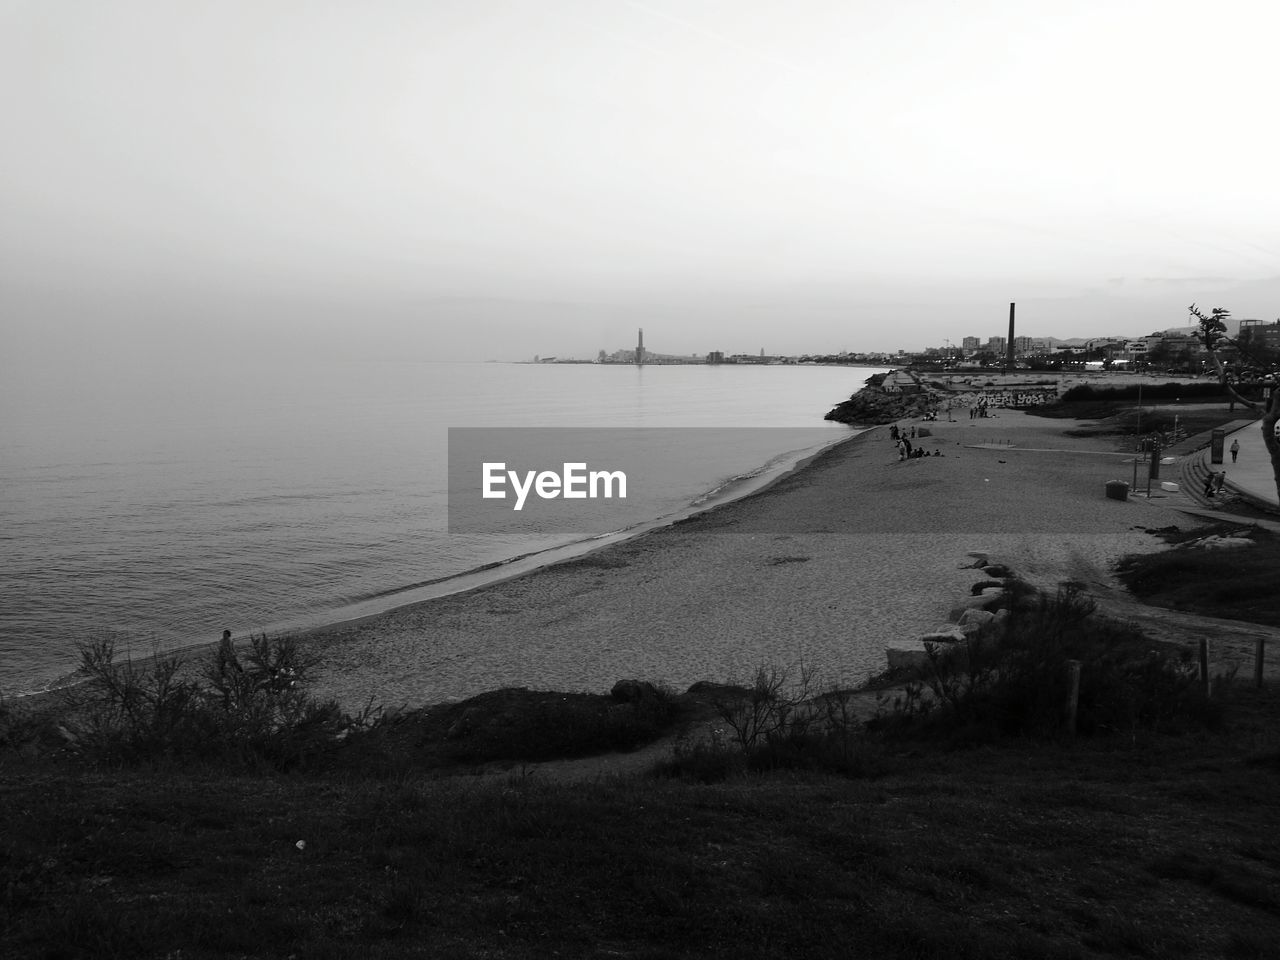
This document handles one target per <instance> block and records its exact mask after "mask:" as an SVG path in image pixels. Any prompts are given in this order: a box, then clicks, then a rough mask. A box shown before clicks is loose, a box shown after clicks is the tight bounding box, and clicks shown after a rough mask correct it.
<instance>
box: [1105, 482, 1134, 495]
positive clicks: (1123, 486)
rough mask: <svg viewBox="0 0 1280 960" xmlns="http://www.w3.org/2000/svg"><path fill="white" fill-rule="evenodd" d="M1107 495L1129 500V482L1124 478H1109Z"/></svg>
mask: <svg viewBox="0 0 1280 960" xmlns="http://www.w3.org/2000/svg"><path fill="white" fill-rule="evenodd" d="M1107 496H1108V497H1109V498H1110V499H1112V500H1128V499H1129V484H1128V483H1126V482H1125V481H1123V480H1108V481H1107Z"/></svg>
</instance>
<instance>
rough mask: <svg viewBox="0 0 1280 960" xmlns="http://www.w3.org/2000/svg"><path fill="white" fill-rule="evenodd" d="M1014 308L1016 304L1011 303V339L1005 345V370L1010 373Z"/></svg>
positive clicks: (1011, 367) (1011, 368)
mask: <svg viewBox="0 0 1280 960" xmlns="http://www.w3.org/2000/svg"><path fill="white" fill-rule="evenodd" d="M1013 308H1014V304H1012V303H1011V304H1009V340H1008V342H1007V343H1005V345H1004V372H1005V373H1010V372H1012V370H1013Z"/></svg>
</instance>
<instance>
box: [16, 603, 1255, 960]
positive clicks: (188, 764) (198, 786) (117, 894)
mask: <svg viewBox="0 0 1280 960" xmlns="http://www.w3.org/2000/svg"><path fill="white" fill-rule="evenodd" d="M1009 604H1010V606H1009V610H1010V613H1009V614H1008V619H1007V626H1006V627H1005V629H1003V630H1002V631H1001V632H999V633H995V632H991V633H979V634H977V635H975V636H974V638H973V639H972V642H969V643H965V644H961V645H960V646H957V647H954V648H952V649H951V650H950V651H946V652H944V651H943V650H941V649H940V648H938V649H935V651H934V655H933V656H931V657H930V658H929V660H928V662H927V663H926V664H925V665H924V666H923V667H921V668H919V669H918V670H917V671H915V672H905V673H902V674H900V675H898V676H896V677H888V676H887V677H884V678H881V680H880V681H879V682H878V683H877V684H875V685H874V686H875V687H878V688H879V689H878V692H877V691H876V690H871V691H841V690H838V689H831V688H827V687H823V686H822V685H821V684H820V683H819V682H818V679H817V677H816V675H815V674H814V673H813V672H812V671H810V670H803V669H798V670H796V671H794V672H789V671H787V670H785V669H783V668H781V667H771V666H766V667H762V668H760V669H759V670H758V671H756V672H755V674H754V675H753V676H752V677H751V678H749V679H748V680H747V681H746V682H743V683H740V684H736V685H722V684H698V685H695V688H693V689H691V690H690V691H689V692H687V693H685V694H679V695H677V694H675V693H673V692H671V691H669V690H665V689H663V688H661V687H659V686H656V685H652V684H646V683H643V682H639V681H628V682H625V683H620V684H619V685H618V687H617V688H615V690H614V692H613V693H611V694H608V695H605V694H600V695H595V696H588V695H579V694H572V695H571V694H558V693H537V692H530V691H495V692H493V693H491V694H485V695H482V696H480V697H476V698H472V699H471V700H468V701H463V702H461V703H456V704H448V705H443V706H441V707H437V708H432V709H429V710H423V711H411V712H407V713H402V714H398V715H395V716H385V715H378V714H376V713H375V712H370V711H367V712H366V713H365V714H364V715H363V716H362V717H348V716H345V715H343V714H342V713H341V711H337V713H336V715H335V713H334V712H333V710H334V709H335V708H333V707H332V706H331V705H328V704H325V703H323V702H315V701H310V700H309V699H308V698H307V695H306V684H305V680H306V675H307V672H306V663H305V659H304V658H302V657H300V656H299V651H297V649H296V648H294V649H293V650H292V652H291V650H290V647H289V646H288V644H287V643H286V642H284V641H283V640H278V641H277V640H272V641H268V640H266V639H265V638H261V639H260V640H259V641H258V643H257V645H256V646H255V648H254V653H253V655H252V656H250V657H246V658H245V663H244V664H243V666H244V667H245V668H246V669H245V674H246V675H248V676H251V677H252V678H253V682H252V683H249V682H248V680H245V681H244V682H243V684H242V682H241V680H240V679H239V677H240V674H237V675H236V679H235V681H234V683H233V684H231V685H230V686H228V685H227V684H226V683H225V682H224V681H223V677H225V674H224V673H222V672H218V673H211V672H207V673H206V674H205V675H203V676H200V675H194V676H193V675H191V674H190V672H187V673H183V672H182V671H180V670H179V671H173V672H170V670H169V668H168V666H167V665H164V664H160V665H155V664H149V665H147V667H146V668H143V667H141V666H134V665H131V664H128V663H125V664H118V663H116V662H115V658H114V651H113V650H111V649H110V648H107V647H105V646H103V645H102V644H97V645H91V646H90V647H89V648H87V649H86V652H85V660H86V669H87V672H88V673H89V674H90V676H91V677H92V680H93V683H91V688H92V695H90V693H89V692H88V691H87V692H86V694H85V699H84V701H83V702H82V703H81V705H80V708H81V709H90V710H97V711H99V713H97V714H96V716H97V717H98V718H99V719H97V720H95V721H94V723H95V724H98V726H94V725H93V724H81V725H79V726H76V727H75V728H74V729H67V730H65V732H64V733H57V732H56V730H55V731H53V732H51V731H50V729H49V725H50V723H51V722H58V723H63V724H64V725H65V720H66V717H65V715H64V714H58V715H56V716H55V717H54V718H49V719H45V720H41V719H39V718H35V719H33V718H30V717H24V714H23V713H22V711H17V710H15V709H14V708H13V707H12V705H10V708H9V710H8V711H7V712H6V713H5V714H4V716H3V718H0V725H3V726H4V727H5V728H6V729H7V730H10V731H17V730H19V729H20V728H21V726H22V724H24V723H26V724H28V725H29V728H30V729H29V733H30V730H34V733H31V734H30V735H20V736H11V737H9V739H8V740H7V741H6V743H7V748H6V750H5V752H4V753H3V760H2V761H0V763H2V764H3V766H2V767H0V771H2V776H0V858H2V859H0V863H2V864H3V870H4V876H5V884H4V886H3V888H2V889H0V920H2V922H0V930H2V931H3V932H0V950H3V951H4V954H5V955H6V956H10V957H28V956H30V957H148V956H154V957H178V956H181V957H183V958H197V960H199V958H206V957H208V958H213V957H229V956H236V957H270V956H279V957H286V956H291V955H292V956H307V957H321V958H324V957H335V958H336V957H357V956H358V957H361V958H372V960H377V958H384V957H385V958H391V957H414V956H422V957H427V956H431V957H481V956H494V957H513V958H526V957H528V958H533V957H547V956H556V955H559V956H606V955H611V956H628V957H651V958H658V957H668V958H678V957H721V956H722V957H730V956H743V955H751V956H761V955H769V956H776V955H791V956H796V957H825V956H832V957H835V956H847V955H848V954H849V951H850V949H851V945H856V950H857V954H858V955H859V956H864V957H873V958H874V957H885V958H889V957H893V958H907V957H913V958H914V957H947V958H956V957H959V958H979V957H981V958H1005V957H1008V958H1012V957H1037V958H1038V957H1051V958H1052V957H1058V958H1086V957H1105V956H1126V957H1129V956H1137V957H1184V956H1185V957H1263V956H1267V955H1268V952H1269V951H1270V949H1271V947H1272V945H1273V944H1274V942H1275V937H1276V936H1277V935H1278V934H1280V894H1278V893H1277V891H1278V890H1280V829H1277V828H1280V801H1278V800H1277V797H1278V796H1280V791H1277V790H1276V785H1277V777H1280V699H1278V698H1277V697H1276V696H1275V693H1274V691H1273V690H1271V689H1269V688H1268V689H1262V690H1255V689H1253V688H1252V685H1246V684H1245V683H1243V682H1233V681H1231V680H1229V679H1226V678H1224V679H1223V680H1221V681H1220V682H1219V684H1218V687H1217V691H1216V693H1215V696H1214V697H1213V698H1212V699H1210V698H1208V697H1207V696H1206V695H1205V693H1204V691H1203V689H1202V687H1201V685H1200V684H1199V683H1198V682H1197V677H1196V674H1195V670H1194V668H1193V667H1192V666H1191V665H1190V664H1189V663H1188V662H1187V660H1186V658H1185V657H1184V656H1183V655H1182V654H1181V653H1180V651H1178V650H1176V649H1172V648H1167V647H1163V646H1161V645H1159V644H1156V643H1153V642H1152V641H1150V640H1149V639H1147V638H1145V637H1143V636H1142V635H1141V634H1140V633H1138V632H1137V631H1136V630H1135V629H1134V628H1133V627H1132V626H1131V625H1127V624H1119V623H1114V622H1108V621H1105V620H1100V619H1099V618H1098V616H1097V615H1096V612H1095V611H1094V610H1093V607H1092V603H1091V602H1090V601H1089V600H1088V598H1087V597H1085V596H1084V595H1083V594H1082V593H1081V592H1080V591H1079V589H1078V588H1077V587H1076V586H1075V585H1072V584H1066V585H1064V586H1063V587H1062V589H1061V590H1060V591H1059V592H1058V593H1057V594H1056V595H1052V596H1042V595H1040V594H1037V593H1035V592H1032V591H1029V590H1026V589H1014V590H1011V591H1010V600H1009ZM1071 660H1079V661H1081V662H1082V664H1083V669H1082V671H1081V686H1080V694H1079V710H1078V728H1077V734H1076V735H1075V736H1072V735H1071V734H1070V732H1069V731H1068V730H1067V728H1066V726H1065V724H1064V722H1063V714H1062V705H1063V700H1064V695H1065V692H1066V691H1065V684H1066V677H1067V676H1068V670H1067V666H1068V663H1069V661H1071ZM211 666H214V665H211ZM251 671H252V672H251ZM215 680H216V681H218V682H215ZM220 684H221V685H220ZM241 685H242V686H243V692H242V693H239V692H237V689H238V687H239V686H241ZM175 691H181V692H180V693H178V692H175ZM858 696H862V697H864V698H865V697H867V696H870V697H872V698H873V703H875V702H876V701H877V700H878V703H877V704H876V706H875V707H873V709H872V711H871V713H872V716H871V717H870V718H869V719H870V720H871V722H870V723H868V722H867V720H868V716H867V714H866V712H865V711H860V710H859V709H858V708H857V697H858ZM165 704H168V705H169V706H167V707H166V706H164V705H165ZM287 704H291V705H287ZM220 713H232V714H235V715H237V716H239V715H240V714H241V713H243V714H245V715H246V716H251V717H256V718H259V719H258V720H255V721H254V723H252V724H249V725H248V726H247V728H245V729H246V730H247V731H248V733H247V734H246V739H248V740H249V741H252V740H253V736H252V732H253V731H255V730H257V731H259V735H260V736H262V737H265V740H264V741H263V743H273V742H275V741H274V740H273V738H279V737H282V736H283V737H285V738H286V739H287V740H288V741H290V742H293V743H294V744H295V745H294V746H293V747H292V748H290V749H289V750H286V751H283V752H282V751H280V750H279V749H278V748H273V749H266V748H264V747H259V748H255V749H254V750H247V751H233V750H230V749H228V748H227V744H225V743H219V737H220V736H221V735H222V734H219V733H218V730H219V726H218V724H219V723H224V722H225V723H231V722H232V721H231V720H223V719H221V718H217V722H215V720H214V719H210V717H209V716H205V714H213V715H215V717H216V715H217V714H220ZM90 715H95V714H92V713H91V714H90ZM317 716H318V717H319V718H320V719H319V720H318V721H315V722H312V720H308V718H315V717H317ZM193 717H194V718H198V719H193ZM234 722H235V723H248V721H247V720H245V719H240V720H236V721H234ZM166 725H168V727H170V729H168V730H167V731H166V730H165V729H163V728H164V727H165V726H166ZM186 725H190V729H187V728H186ZM135 728H136V731H137V732H136V733H130V731H133V730H135ZM175 728H180V729H181V730H182V732H181V733H178V732H175ZM699 729H701V730H713V731H714V730H718V731H719V732H718V734H714V735H712V736H710V737H709V738H704V739H700V740H695V739H694V738H693V735H692V731H694V730H699ZM197 730H200V731H204V733H203V734H202V735H203V736H206V737H211V738H212V740H213V743H214V745H215V746H214V747H213V748H211V749H207V750H195V749H178V746H179V745H180V744H183V743H185V741H186V738H187V737H188V736H190V735H192V731H197ZM679 730H685V731H686V736H685V737H684V738H683V739H681V738H680V737H678V736H677V737H676V738H675V739H674V740H672V741H671V743H672V744H673V746H672V747H671V749H670V750H669V751H668V753H667V754H666V756H665V757H664V758H662V760H661V762H660V763H658V764H656V765H655V766H656V768H655V770H654V771H653V775H651V776H633V777H629V778H587V779H585V780H582V779H579V780H575V781H570V782H564V781H560V780H557V779H555V778H554V777H553V776H552V775H551V774H549V773H546V772H544V770H543V768H542V767H540V766H538V765H536V763H537V761H539V760H543V759H547V758H549V757H557V756H579V755H582V754H583V753H588V754H589V753H594V752H599V751H601V750H616V749H618V748H620V747H621V748H624V749H625V748H631V747H636V746H639V745H641V744H643V743H645V742H650V741H651V740H653V738H655V737H662V736H666V737H668V738H669V737H671V736H672V735H673V734H674V733H675V732H676V731H679ZM209 731H212V733H210V732H209ZM68 735H69V736H68ZM299 744H307V745H308V746H307V748H306V749H301V748H299V746H298V745H299ZM126 746H127V747H128V749H125V747H126ZM144 748H145V749H144ZM281 758H287V759H288V762H284V763H282V762H279V760H280V759H281ZM495 769H496V770H497V771H498V772H497V773H496V774H495V773H494V772H493V771H494V770H495ZM504 771H505V772H504Z"/></svg>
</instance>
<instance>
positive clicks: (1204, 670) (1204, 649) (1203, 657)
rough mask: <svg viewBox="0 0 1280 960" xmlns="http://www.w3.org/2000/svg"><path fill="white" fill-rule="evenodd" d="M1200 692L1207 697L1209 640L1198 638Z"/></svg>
mask: <svg viewBox="0 0 1280 960" xmlns="http://www.w3.org/2000/svg"><path fill="white" fill-rule="evenodd" d="M1200 691H1201V692H1202V693H1203V694H1204V695H1205V696H1206V697H1207V696H1209V638H1208V637H1201V638H1200Z"/></svg>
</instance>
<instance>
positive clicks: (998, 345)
mask: <svg viewBox="0 0 1280 960" xmlns="http://www.w3.org/2000/svg"><path fill="white" fill-rule="evenodd" d="M1008 345H1009V341H1008V339H1007V338H1005V337H991V338H990V339H989V340H987V349H988V350H990V351H991V352H992V353H998V354H1001V355H1003V354H1004V351H1005V347H1007V346H1008Z"/></svg>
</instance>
